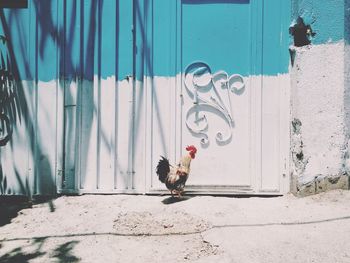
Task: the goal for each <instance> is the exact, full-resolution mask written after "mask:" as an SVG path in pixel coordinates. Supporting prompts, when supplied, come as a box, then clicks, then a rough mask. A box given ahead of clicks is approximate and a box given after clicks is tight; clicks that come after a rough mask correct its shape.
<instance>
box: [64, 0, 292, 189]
mask: <svg viewBox="0 0 350 263" xmlns="http://www.w3.org/2000/svg"><path fill="white" fill-rule="evenodd" d="M61 8H62V13H63V16H62V17H63V18H64V19H63V20H62V25H63V28H64V39H63V40H62V43H61V45H63V46H64V48H63V52H64V55H63V57H64V61H63V62H62V63H63V67H64V76H65V78H64V79H65V81H64V90H65V92H64V105H65V106H64V120H65V121H64V123H65V129H64V134H65V136H64V138H65V142H64V145H65V147H64V148H65V155H64V156H65V158H64V167H65V173H64V177H63V183H62V186H61V188H62V189H61V191H63V192H67V191H68V192H69V191H74V192H77V191H78V192H89V193H91V192H135V193H143V192H157V191H160V190H165V187H164V185H161V184H160V182H159V181H158V178H157V176H156V174H155V167H156V164H157V162H158V159H159V156H160V155H165V156H167V157H169V158H170V160H171V161H172V162H173V163H175V161H176V160H178V159H179V158H180V156H181V155H182V154H183V153H184V152H183V150H184V147H185V146H186V145H187V144H194V145H196V146H197V147H198V149H199V152H198V156H197V158H196V159H195V160H194V162H193V164H192V173H191V175H190V179H189V181H188V188H187V189H188V190H190V191H196V192H205V193H210V192H216V193H248V194H264V193H267V194H271V193H274V194H275V193H282V192H285V191H287V190H288V187H287V184H288V180H287V177H284V176H283V175H285V174H286V169H287V152H288V145H287V142H288V117H287V116H288V103H287V102H288V94H287V91H288V86H289V82H288V74H287V72H288V55H286V54H287V46H288V41H287V37H286V35H287V23H288V19H285V17H288V15H286V14H285V13H286V12H288V10H287V9H288V8H286V4H285V3H281V1H277V0H270V1H253V0H220V1H214V0H205V1H198V0H181V1H180V0H178V1H173V0H153V1H145V0H135V1H93V0H92V1H80V2H76V1H64V2H63V5H62V7H61ZM286 21H287V22H286ZM283 48H284V50H283V51H282V49H283ZM61 66H62V65H61Z"/></svg>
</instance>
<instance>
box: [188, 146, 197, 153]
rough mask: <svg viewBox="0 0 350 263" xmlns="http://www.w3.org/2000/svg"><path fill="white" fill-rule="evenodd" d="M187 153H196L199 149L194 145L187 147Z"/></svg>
mask: <svg viewBox="0 0 350 263" xmlns="http://www.w3.org/2000/svg"><path fill="white" fill-rule="evenodd" d="M186 151H189V152H194V153H196V152H197V148H196V147H195V146H194V145H189V146H187V147H186Z"/></svg>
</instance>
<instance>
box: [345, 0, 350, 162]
mask: <svg viewBox="0 0 350 263" xmlns="http://www.w3.org/2000/svg"><path fill="white" fill-rule="evenodd" d="M344 15H345V17H344V42H345V54H344V66H345V69H344V73H345V81H344V85H345V87H344V90H345V96H344V100H345V101H344V105H345V118H346V120H345V124H346V128H347V134H348V136H349V134H350V0H345V1H344ZM348 151H349V150H348ZM346 154H347V155H349V154H348V153H346ZM346 157H347V158H349V156H346Z"/></svg>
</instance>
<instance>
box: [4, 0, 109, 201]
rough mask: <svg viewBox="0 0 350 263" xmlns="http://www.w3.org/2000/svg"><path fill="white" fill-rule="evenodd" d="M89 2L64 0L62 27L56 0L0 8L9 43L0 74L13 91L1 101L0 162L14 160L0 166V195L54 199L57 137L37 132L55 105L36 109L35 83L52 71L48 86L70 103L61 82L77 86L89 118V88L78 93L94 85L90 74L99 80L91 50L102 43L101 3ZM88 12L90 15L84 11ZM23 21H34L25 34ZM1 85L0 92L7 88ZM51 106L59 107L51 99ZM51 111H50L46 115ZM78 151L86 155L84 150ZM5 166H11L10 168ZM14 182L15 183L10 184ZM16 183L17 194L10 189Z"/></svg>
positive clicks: (97, 61)
mask: <svg viewBox="0 0 350 263" xmlns="http://www.w3.org/2000/svg"><path fill="white" fill-rule="evenodd" d="M90 2H91V4H90V5H86V3H85V1H67V0H64V1H63V6H64V7H63V12H64V17H66V16H69V17H70V19H69V20H65V21H64V23H61V24H60V22H59V20H58V15H57V9H55V8H57V4H56V3H55V1H46V0H33V1H32V3H33V4H32V5H31V8H30V9H28V10H24V11H18V10H17V9H0V26H1V27H2V30H3V34H4V37H5V38H6V39H7V40H8V41H7V42H6V47H5V49H2V54H4V55H2V56H1V57H0V66H1V69H0V70H3V71H2V72H3V73H4V72H5V73H6V74H7V73H8V72H11V75H10V77H9V78H11V79H13V85H12V86H11V88H12V89H13V95H12V96H11V98H10V99H9V100H7V101H6V103H3V102H1V105H0V117H1V120H0V125H1V127H0V139H1V138H2V142H4V143H3V144H4V145H0V158H1V159H0V160H1V161H2V160H3V159H2V157H3V156H5V155H7V156H15V159H17V160H16V161H12V163H11V165H9V164H8V163H7V164H5V163H0V174H1V176H0V194H2V195H3V194H14V193H15V194H23V195H27V196H32V195H37V194H40V195H55V194H56V169H57V167H55V165H56V164H55V163H56V162H57V160H55V158H56V152H55V149H54V150H52V148H49V149H48V147H47V145H53V148H54V147H56V145H55V139H56V138H51V137H52V136H51V135H52V134H56V132H57V130H56V129H57V127H53V129H54V130H50V131H49V132H50V134H49V135H48V134H45V132H46V131H47V130H48V129H49V128H46V130H42V129H40V128H42V127H41V126H40V125H41V124H42V123H44V122H45V121H43V120H40V116H41V117H42V116H44V117H47V118H48V119H51V118H55V117H56V115H52V108H53V109H55V108H56V107H57V106H58V105H53V107H52V105H50V107H41V104H40V103H42V101H44V100H46V98H44V97H43V98H42V99H41V98H40V92H41V91H40V90H43V89H44V88H43V87H40V83H39V81H40V80H42V79H41V78H42V77H43V78H45V77H46V74H47V72H51V73H52V74H53V76H52V78H51V79H47V80H46V81H50V80H56V81H58V79H60V80H61V81H60V82H59V87H58V89H57V90H56V91H55V92H56V96H57V92H62V93H63V91H64V93H65V94H64V96H65V100H68V101H69V100H70V99H71V98H72V97H73V94H72V93H71V91H70V89H65V90H64V88H65V85H67V84H64V83H71V82H77V86H80V88H79V89H78V94H77V97H78V100H80V99H81V97H82V96H84V98H83V99H84V109H83V110H85V113H84V114H86V115H89V114H90V115H92V114H93V112H94V111H96V110H97V109H96V108H95V107H96V106H95V104H94V100H95V99H94V94H93V89H92V87H90V88H89V87H86V89H84V90H85V92H84V94H81V90H82V89H81V86H82V85H83V83H82V80H83V79H86V80H90V81H91V80H93V78H94V74H99V75H100V70H101V59H100V56H101V54H97V55H98V56H96V54H95V50H97V51H100V50H99V49H96V48H95V45H96V43H97V44H98V45H99V46H100V44H99V43H100V42H101V40H98V41H96V38H97V37H99V38H101V36H100V35H98V30H97V26H98V25H101V21H97V19H101V16H99V15H98V12H99V10H101V8H102V3H103V1H102V0H91V1H90ZM88 8H90V10H86V9H88ZM78 9H80V11H79V12H82V14H83V13H85V17H84V16H83V15H82V17H80V18H79V17H77V13H78ZM84 9H85V11H84ZM67 10H68V11H69V14H68V11H67ZM23 12H28V16H27V15H23ZM31 12H33V14H31ZM24 17H25V18H27V17H30V19H34V20H35V21H31V22H32V23H34V24H35V27H31V29H30V30H32V31H33V30H34V32H32V31H30V32H27V31H28V30H27V29H28V25H27V22H28V21H27V20H25V19H24ZM77 25H80V26H81V27H82V28H81V30H80V36H79V35H78V40H77V35H76V34H75V32H74V30H75V28H77ZM84 27H85V28H84ZM34 28H35V29H34ZM12 39H14V41H12ZM18 39H20V41H19V40H18ZM33 39H34V42H35V43H34V42H33ZM77 41H78V42H79V46H80V47H79V49H78V50H79V51H78V52H76V49H77V48H76V44H77V43H76V42H77ZM33 43H34V46H33ZM28 47H29V48H28ZM51 51H54V52H57V54H59V57H58V61H57V62H58V63H55V61H54V62H53V60H52V57H54V59H56V57H55V54H52V52H51ZM4 52H5V53H4ZM33 59H34V61H33ZM97 64H98V65H97ZM56 65H58V66H56ZM96 65H97V67H96ZM52 67H54V68H52ZM95 67H96V68H97V69H96V68H95ZM4 69H6V71H4ZM95 71H97V72H95ZM99 77H101V76H99ZM63 80H64V81H63ZM4 83H5V82H1V83H0V84H1V85H2V86H1V88H6V86H5V85H4ZM5 84H6V83H5ZM68 85H69V84H68ZM91 85H92V84H91ZM8 87H9V86H8ZM8 87H7V88H8ZM45 89H46V87H45ZM39 91H40V92H39ZM42 96H45V95H42ZM51 101H54V102H55V103H57V100H55V99H52V100H51ZM55 106H56V107H55ZM49 110H50V111H51V112H48V111H49ZM2 113H3V114H2ZM55 114H56V113H55ZM65 118H66V120H65V122H66V123H75V120H71V119H70V118H72V116H71V115H65ZM85 120H86V121H85V122H84V123H83V124H82V125H84V132H85V133H84V138H83V139H84V141H85V143H84V145H85V146H84V147H86V148H88V147H89V141H90V140H89V137H90V136H91V135H90V134H91V122H89V118H85ZM40 123H41V124H40ZM38 127H39V128H38ZM5 133H6V134H8V136H6V134H5ZM12 133H13V134H12ZM11 135H13V136H11ZM1 136H2V137H1ZM50 136H51V137H50ZM68 139H70V140H71V143H73V144H74V143H75V138H68ZM58 143H60V142H58ZM19 148H21V149H23V148H26V151H27V154H28V156H23V155H24V153H23V151H22V152H21V154H18V149H19ZM82 152H83V153H86V152H87V151H82ZM82 158H86V156H82ZM27 160H29V162H30V161H31V160H32V162H33V164H32V165H33V167H32V168H33V171H31V172H29V167H28V165H27V164H26V162H27ZM9 166H11V167H10V168H9ZM19 166H21V167H19ZM24 166H25V167H24ZM10 177H11V178H10ZM10 179H11V180H10ZM14 180H16V183H13V181H14ZM63 180H64V178H63ZM10 182H12V183H10ZM14 184H15V185H16V187H17V189H12V187H13V185H14Z"/></svg>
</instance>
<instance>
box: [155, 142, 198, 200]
mask: <svg viewBox="0 0 350 263" xmlns="http://www.w3.org/2000/svg"><path fill="white" fill-rule="evenodd" d="M186 150H187V151H188V154H186V155H185V156H183V157H182V158H181V161H180V162H179V163H178V165H176V166H172V165H171V164H169V160H168V159H167V158H165V157H163V156H161V159H160V160H159V162H158V165H157V169H156V172H157V174H158V177H159V180H160V181H161V182H162V183H164V184H165V185H166V187H167V188H168V189H169V190H170V193H171V195H172V196H174V194H176V195H177V196H178V197H179V198H180V197H181V194H182V193H183V190H184V188H185V183H186V181H187V179H188V175H189V174H190V165H191V161H192V159H194V158H195V156H196V153H197V149H196V147H194V146H193V145H191V146H187V147H186Z"/></svg>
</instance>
